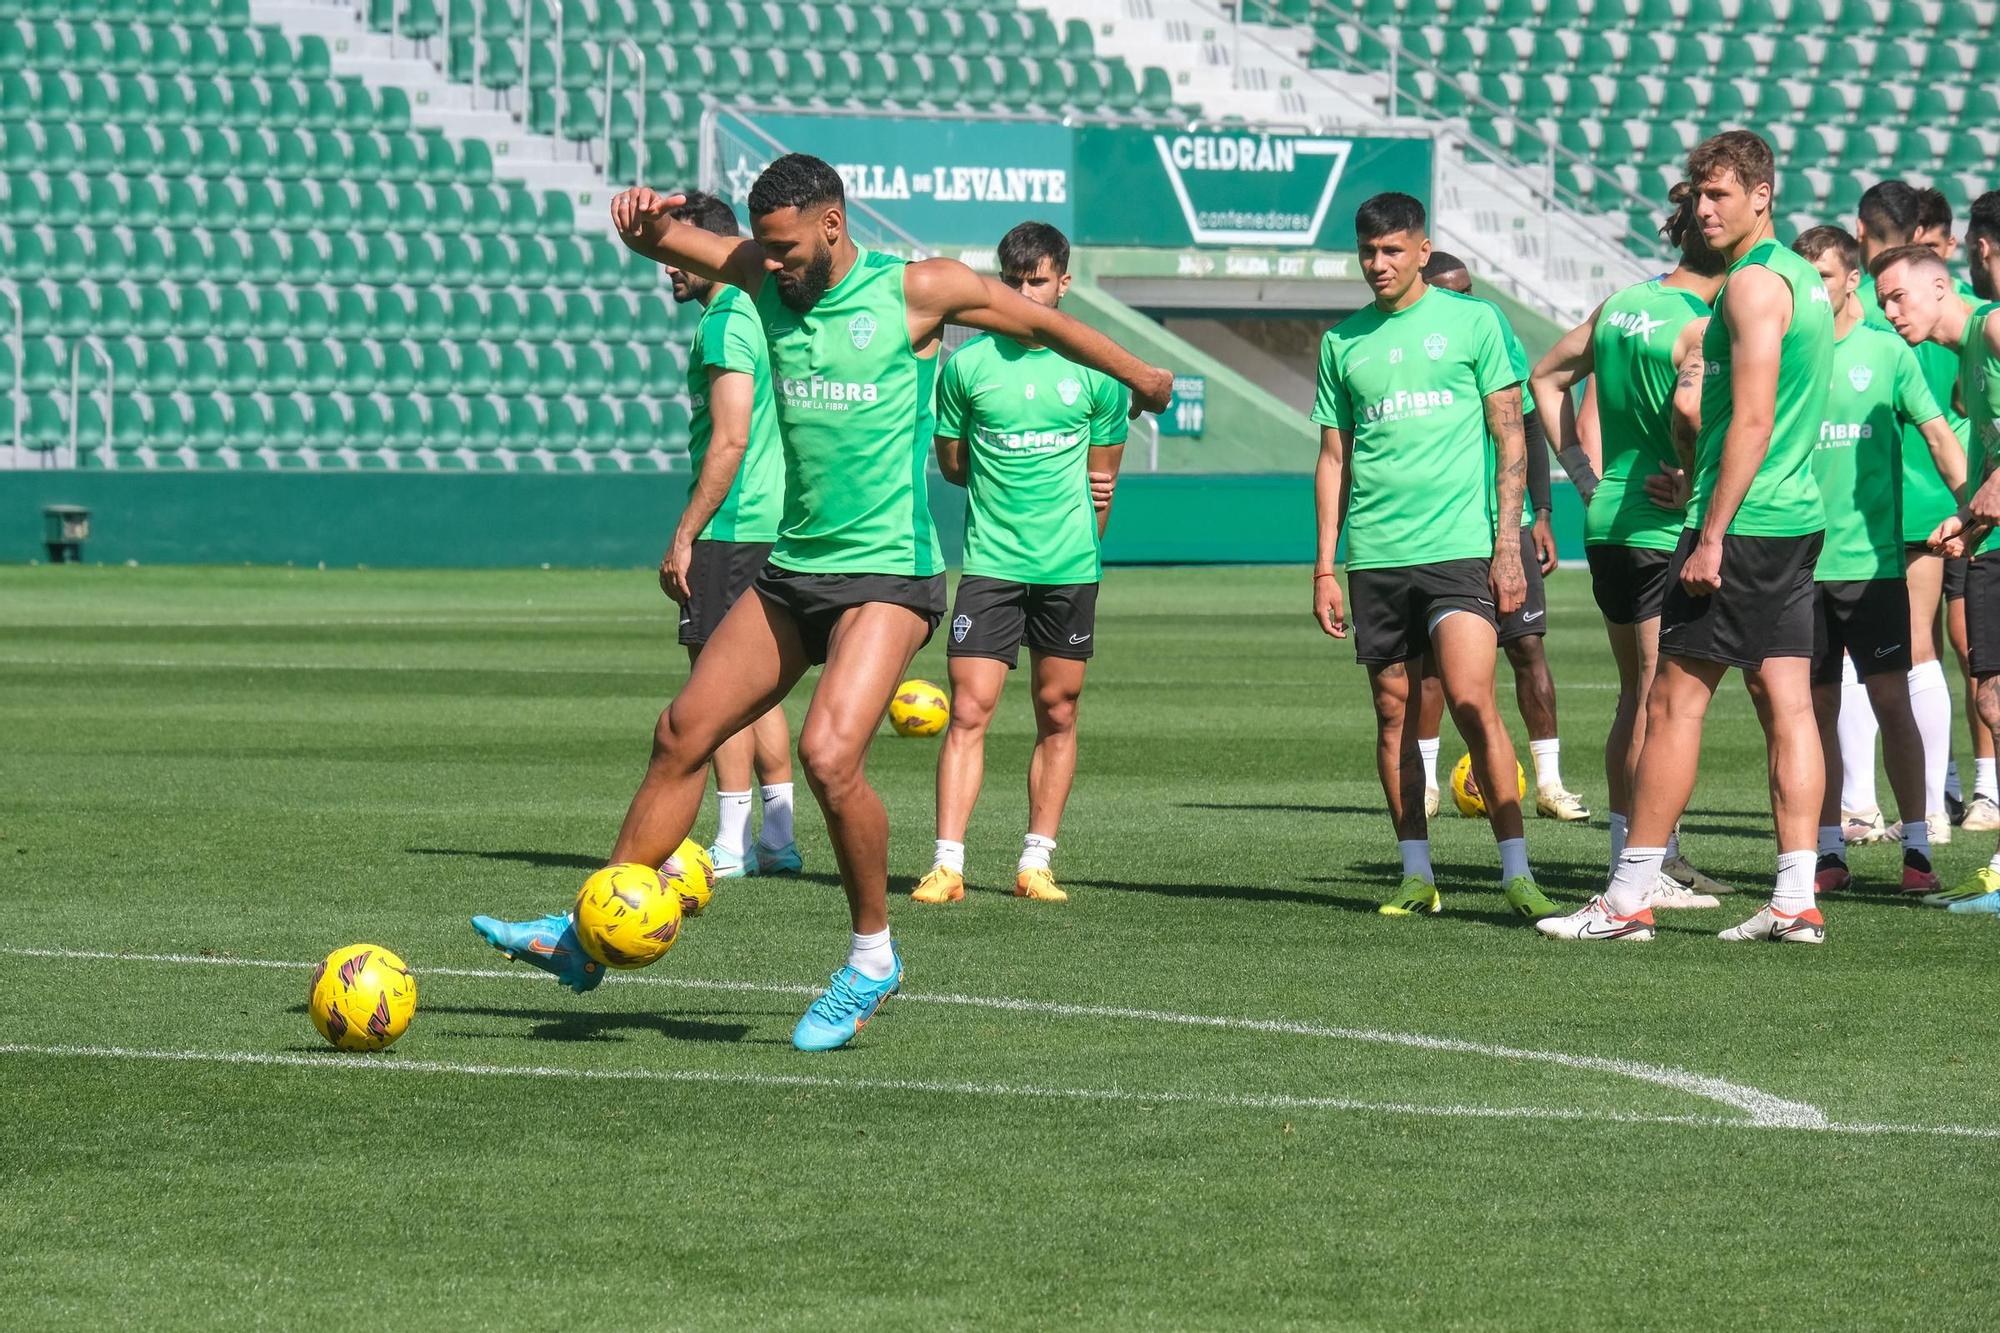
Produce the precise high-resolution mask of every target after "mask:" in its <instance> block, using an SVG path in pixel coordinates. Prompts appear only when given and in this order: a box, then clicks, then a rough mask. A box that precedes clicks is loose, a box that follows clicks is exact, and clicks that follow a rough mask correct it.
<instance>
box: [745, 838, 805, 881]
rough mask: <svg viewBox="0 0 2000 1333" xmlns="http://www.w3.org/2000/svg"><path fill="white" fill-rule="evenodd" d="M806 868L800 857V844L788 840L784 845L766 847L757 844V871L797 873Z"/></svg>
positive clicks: (776, 873)
mask: <svg viewBox="0 0 2000 1333" xmlns="http://www.w3.org/2000/svg"><path fill="white" fill-rule="evenodd" d="M805 868H806V863H805V862H804V861H803V860H801V859H800V857H799V845H798V844H797V843H796V842H788V843H786V844H785V845H784V846H783V847H766V846H765V845H764V844H763V843H761V842H760V843H758V844H757V873H758V874H760V875H796V874H798V873H799V872H800V871H801V870H804V869H805Z"/></svg>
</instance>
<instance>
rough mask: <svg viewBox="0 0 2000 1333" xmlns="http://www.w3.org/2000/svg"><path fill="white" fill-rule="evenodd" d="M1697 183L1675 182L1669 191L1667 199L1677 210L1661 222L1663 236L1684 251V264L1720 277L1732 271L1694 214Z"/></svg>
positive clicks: (1695, 271)
mask: <svg viewBox="0 0 2000 1333" xmlns="http://www.w3.org/2000/svg"><path fill="white" fill-rule="evenodd" d="M1694 201H1695V193H1694V186H1692V185H1690V184H1688V183H1687V182H1686V181H1675V182H1674V188H1673V189H1671V190H1669V191H1667V202H1668V203H1670V204H1672V205H1673V206H1674V211H1673V212H1671V213H1669V214H1668V215H1667V220H1666V221H1665V222H1663V223H1661V224H1660V235H1661V236H1662V237H1664V238H1665V239H1666V242H1667V244H1668V245H1671V246H1673V247H1674V249H1676V250H1678V251H1680V252H1681V267H1682V268H1684V269H1686V270H1687V271H1688V272H1690V273H1693V274H1696V275H1698V276H1700V277H1704V278H1716V277H1720V276H1722V274H1724V273H1726V272H1727V271H1728V270H1729V261H1728V260H1727V259H1725V258H1723V256H1722V255H1721V254H1719V253H1718V252H1717V251H1716V249H1715V247H1713V246H1711V245H1710V244H1709V243H1708V237H1706V236H1704V235H1702V234H1701V222H1700V220H1699V219H1698V218H1696V217H1695V215H1694Z"/></svg>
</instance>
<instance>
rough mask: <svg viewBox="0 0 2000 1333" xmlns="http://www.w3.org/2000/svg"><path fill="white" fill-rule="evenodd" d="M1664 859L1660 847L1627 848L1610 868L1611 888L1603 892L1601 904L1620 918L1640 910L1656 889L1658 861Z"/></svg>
mask: <svg viewBox="0 0 2000 1333" xmlns="http://www.w3.org/2000/svg"><path fill="white" fill-rule="evenodd" d="M1666 859H1667V849H1666V848H1664V847H1627V848H1626V849H1625V850H1624V851H1622V852H1620V853H1619V854H1618V864H1617V865H1614V866H1612V867H1611V887H1610V888H1608V889H1606V890H1605V891H1604V904H1605V906H1607V907H1609V908H1610V909H1611V910H1612V911H1614V912H1616V913H1618V915H1620V916H1630V915H1632V914H1633V913H1634V912H1638V911H1642V910H1644V908H1645V906H1646V904H1647V903H1649V902H1651V901H1652V900H1653V893H1654V891H1655V890H1657V889H1658V888H1659V887H1660V862H1662V861H1664V860H1666Z"/></svg>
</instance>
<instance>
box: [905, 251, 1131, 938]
mask: <svg viewBox="0 0 2000 1333" xmlns="http://www.w3.org/2000/svg"><path fill="white" fill-rule="evenodd" d="M1000 281H1002V282H1004V283H1006V284H1007V285H1008V286H1009V287H1012V288H1013V289H1014V290H1015V291H1018V292H1020V293H1021V294H1022V295H1023V296H1026V297H1027V298H1028V299H1029V300H1031V301H1033V302H1035V303H1036V304H1038V305H1045V306H1048V307H1049V308H1050V309H1054V308H1055V307H1056V306H1058V305H1060V304H1061V303H1062V298H1063V296H1064V294H1065V293H1067V292H1068V291H1069V282H1070V275H1069V239H1068V238H1067V237H1065V236H1064V235H1063V234H1062V233H1061V232H1060V231H1058V230H1057V229H1056V228H1054V227H1051V226H1050V225H1049V224H1048V223H1046V222H1023V223H1022V224H1021V225H1020V226H1018V227H1015V228H1014V229H1013V230H1012V231H1010V232H1008V233H1007V234H1006V235H1005V236H1003V237H1001V238H1000ZM1126 411H1127V401H1126V394H1125V390H1124V389H1123V388H1122V387H1121V386H1120V385H1119V384H1118V383H1117V382H1116V381H1115V380H1112V379H1109V378H1107V377H1106V376H1104V375H1102V374H1099V373H1098V372H1097V371H1095V370H1091V369H1089V368H1087V367H1084V366H1078V365H1074V364H1072V363H1071V362H1068V361H1065V360H1064V359H1063V358H1062V357H1060V356H1058V355H1057V354H1056V353H1055V352H1053V351H1051V350H1050V349H1049V348H1047V347H1044V346H1042V345H1040V344H1038V343H1033V342H1023V341H1018V340H1016V339H1013V338H1008V337H1005V336H1003V335H1000V334H997V333H996V334H986V335H983V336H981V337H978V338H974V339H973V340H972V341H971V342H968V343H966V344H965V345H964V346H963V347H961V348H959V349H958V351H956V352H954V353H953V354H952V356H951V359H950V360H948V361H946V362H945V364H944V369H943V370H941V371H940V372H938V390H937V459H938V470H939V471H940V472H942V473H943V474H944V477H945V480H947V481H950V482H953V483H955V484H957V485H960V486H964V487H965V488H966V507H965V562H964V567H963V570H962V573H961V577H960V578H959V582H958V598H957V600H956V601H955V602H954V603H953V605H952V615H951V641H950V642H949V643H948V644H946V645H945V657H946V658H947V659H948V661H949V663H950V668H949V669H950V671H951V728H950V730H949V731H947V732H946V733H945V738H944V744H943V746H942V748H941V749H940V750H939V752H938V772H937V859H936V861H935V862H934V863H933V865H932V867H931V870H930V873H929V874H927V875H925V876H924V877H923V879H922V880H921V881H920V882H919V883H918V884H917V887H916V890H915V892H913V893H912V894H911V895H910V896H911V898H913V899H914V900H916V901H917V902H920V903H953V902H957V901H959V900H960V899H962V898H964V897H965V827H966V824H967V823H968V822H970V820H971V818H972V807H973V805H974V803H976V802H977V801H978V799H979V784H980V779H981V777H982V775H983V773H984V771H985V765H986V727H987V724H988V723H989V722H990V721H991V720H992V717H993V710H994V708H995V707H996V706H997V705H998V704H999V702H1000V691H1001V688H1002V687H1003V686H1005V685H1006V683H1007V673H1008V672H1010V671H1012V670H1013V669H1014V666H1015V664H1016V663H1017V662H1018V661H1019V660H1020V655H1021V643H1022V641H1023V640H1024V639H1025V640H1026V641H1027V644H1028V663H1029V668H1030V670H1031V671H1032V673H1033V677H1034V682H1033V690H1034V707H1035V750H1034V755H1033V757H1032V758H1031V759H1030V760H1029V761H1028V835H1027V839H1026V842H1025V843H1024V844H1023V846H1022V848H1021V859H1020V861H1019V862H1018V863H1017V864H1016V865H1015V867H1014V895H1015V896H1016V897H1018V898H1033V899H1037V900H1039V901H1042V902H1058V903H1059V902H1066V901H1068V897H1069V895H1068V894H1066V893H1064V892H1063V890H1062V889H1061V888H1060V887H1059V886H1058V885H1057V883H1056V879H1055V872H1054V870H1053V869H1052V868H1051V866H1050V858H1051V856H1052V855H1053V854H1054V852H1055V849H1056V831H1057V828H1058V826H1059V825H1060V824H1061V823H1062V812H1063V804H1064V802H1066V801H1067V800H1068V799H1069V791H1070V785H1071V783H1072V782H1073V781H1074V780H1075V778H1076V709H1077V700H1078V699H1079V698H1081V697H1082V694H1083V674H1084V669H1085V667H1086V666H1087V665H1088V664H1089V662H1090V655H1091V652H1092V650H1093V649H1094V648H1095V647H1096V643H1097V584H1098V580H1099V578H1100V577H1101V576H1102V565H1101V562H1100V560H1099V557H1098V544H1099V542H1100V541H1101V540H1102V538H1103V535H1104V525H1105V521H1106V520H1107V519H1108V517H1109V514H1110V511H1109V509H1105V510H1103V511H1098V510H1096V509H1095V508H1094V507H1093V505H1092V502H1091V490H1090V474H1092V473H1097V474H1100V475H1104V474H1109V476H1111V477H1114V478H1115V477H1116V475H1117V472H1118V464H1119V461H1120V459H1121V458H1122V457H1123V455H1124V452H1125V429H1126Z"/></svg>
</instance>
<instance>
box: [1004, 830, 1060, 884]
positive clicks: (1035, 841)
mask: <svg viewBox="0 0 2000 1333" xmlns="http://www.w3.org/2000/svg"><path fill="white" fill-rule="evenodd" d="M1055 851H1056V840H1055V839H1054V838H1044V837H1043V836H1042V835H1041V834H1039V833H1030V834H1029V835H1028V836H1027V837H1026V838H1025V839H1023V840H1022V842H1021V860H1020V862H1019V863H1018V864H1017V865H1015V867H1014V873H1015V874H1017V875H1018V874H1020V873H1021V872H1022V871H1023V870H1047V869H1048V868H1049V858H1050V857H1051V856H1054V855H1055Z"/></svg>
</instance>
